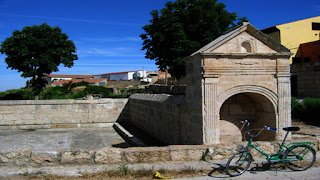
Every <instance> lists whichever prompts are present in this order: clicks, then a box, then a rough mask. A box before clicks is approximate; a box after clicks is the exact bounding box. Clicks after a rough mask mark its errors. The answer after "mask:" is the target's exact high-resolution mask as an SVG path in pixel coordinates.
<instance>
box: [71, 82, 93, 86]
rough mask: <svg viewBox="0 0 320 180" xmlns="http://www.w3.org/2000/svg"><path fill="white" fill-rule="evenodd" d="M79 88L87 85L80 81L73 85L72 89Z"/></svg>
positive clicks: (87, 84)
mask: <svg viewBox="0 0 320 180" xmlns="http://www.w3.org/2000/svg"><path fill="white" fill-rule="evenodd" d="M79 86H89V83H88V82H86V81H81V82H78V83H74V84H73V87H79Z"/></svg>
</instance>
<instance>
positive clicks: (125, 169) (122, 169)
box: [120, 165, 130, 175]
mask: <svg viewBox="0 0 320 180" xmlns="http://www.w3.org/2000/svg"><path fill="white" fill-rule="evenodd" d="M120 172H121V174H123V175H129V173H130V169H129V167H128V165H123V166H121V167H120Z"/></svg>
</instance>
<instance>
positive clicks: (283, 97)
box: [276, 73, 291, 140]
mask: <svg viewBox="0 0 320 180" xmlns="http://www.w3.org/2000/svg"><path fill="white" fill-rule="evenodd" d="M277 79H278V96H279V98H278V113H279V115H278V117H279V118H278V122H277V125H278V129H279V130H278V134H277V137H276V138H277V139H278V140H282V139H283V137H284V135H285V133H286V132H285V131H283V130H282V128H284V127H288V126H291V90H290V74H289V73H286V74H277ZM288 138H289V139H290V137H288Z"/></svg>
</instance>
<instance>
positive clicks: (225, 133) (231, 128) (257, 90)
mask: <svg viewBox="0 0 320 180" xmlns="http://www.w3.org/2000/svg"><path fill="white" fill-rule="evenodd" d="M218 102H222V104H219V106H218V107H220V108H219V115H220V121H219V125H220V142H221V143H223V142H239V141H242V140H245V136H244V134H245V132H246V130H247V129H246V127H245V128H244V129H243V130H242V131H240V129H241V127H242V124H241V123H240V121H241V120H242V119H243V118H246V119H248V120H249V121H250V129H258V130H260V129H261V128H262V127H263V126H264V125H266V126H271V127H277V126H276V125H277V123H276V122H277V113H276V112H277V95H276V94H275V93H274V92H272V91H271V90H269V89H267V88H264V87H261V86H238V87H235V88H232V89H229V90H227V91H225V92H224V93H222V94H221V95H220V96H219V97H218ZM252 133H256V132H255V131H253V132H252ZM246 140H248V137H247V138H246ZM255 140H262V141H263V140H268V141H269V140H275V132H266V131H264V132H263V133H262V134H261V135H260V136H259V137H257V138H256V139H255Z"/></svg>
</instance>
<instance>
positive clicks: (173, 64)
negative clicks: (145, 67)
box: [140, 0, 248, 79]
mask: <svg viewBox="0 0 320 180" xmlns="http://www.w3.org/2000/svg"><path fill="white" fill-rule="evenodd" d="M225 7H226V6H225V5H224V4H222V3H218V2H217V0H177V1H175V2H167V3H166V4H165V8H163V9H161V10H160V11H158V10H153V11H151V15H152V19H151V20H150V23H151V24H148V25H145V26H143V30H144V31H145V33H144V34H141V35H140V37H141V39H142V40H143V44H142V45H143V48H142V50H146V55H145V57H146V58H148V59H151V60H155V61H156V65H158V67H159V69H160V70H165V69H168V71H169V73H170V74H171V75H173V76H174V77H176V78H178V79H179V78H180V77H183V76H185V62H184V61H183V58H184V57H186V56H189V55H190V54H192V53H193V52H195V51H197V50H198V49H200V48H201V47H203V46H204V45H206V44H208V43H209V42H211V41H213V40H214V39H215V38H217V37H218V36H219V35H221V34H222V33H223V32H225V31H227V30H229V29H230V28H232V27H234V26H236V25H240V24H241V23H242V22H243V21H248V20H247V18H246V17H242V18H239V17H238V15H237V13H234V12H232V13H230V12H228V11H227V10H225Z"/></svg>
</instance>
